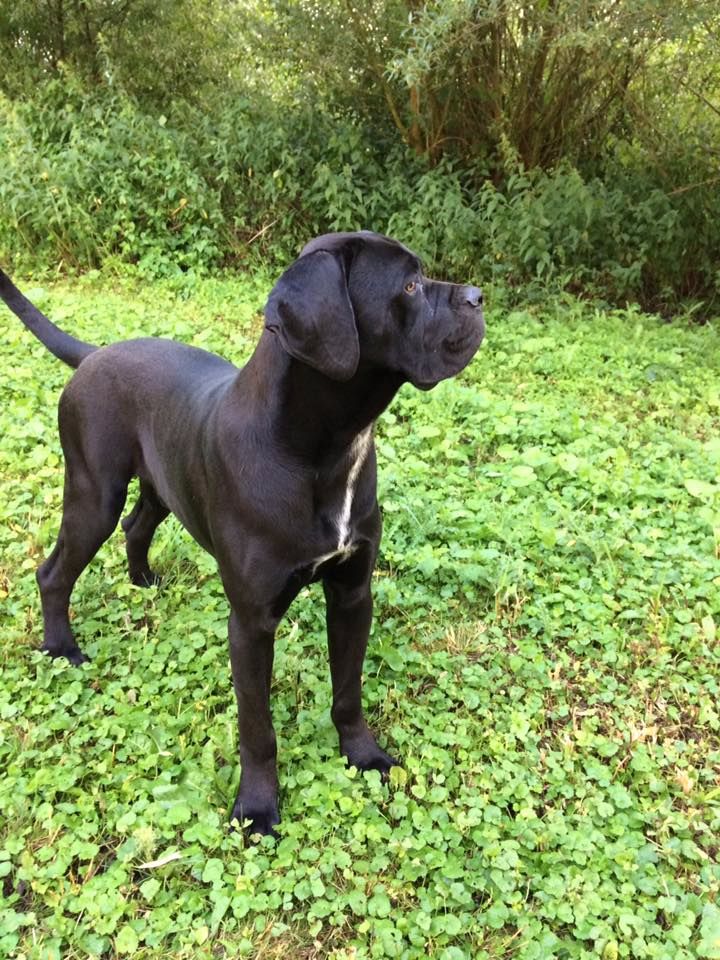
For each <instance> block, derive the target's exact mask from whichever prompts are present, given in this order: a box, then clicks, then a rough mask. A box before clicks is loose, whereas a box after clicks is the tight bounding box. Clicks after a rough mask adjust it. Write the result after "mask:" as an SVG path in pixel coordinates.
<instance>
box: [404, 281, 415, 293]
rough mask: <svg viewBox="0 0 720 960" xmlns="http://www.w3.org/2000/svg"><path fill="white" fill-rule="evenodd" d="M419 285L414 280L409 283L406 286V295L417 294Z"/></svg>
mask: <svg viewBox="0 0 720 960" xmlns="http://www.w3.org/2000/svg"><path fill="white" fill-rule="evenodd" d="M416 287H417V284H416V283H415V281H414V280H411V281H410V282H409V283H406V284H405V293H415V289H416Z"/></svg>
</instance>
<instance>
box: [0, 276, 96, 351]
mask: <svg viewBox="0 0 720 960" xmlns="http://www.w3.org/2000/svg"><path fill="white" fill-rule="evenodd" d="M0 299H2V300H4V301H5V303H6V304H7V305H8V306H9V307H10V309H11V310H12V312H13V313H15V314H17V315H18V317H20V319H21V320H22V322H23V323H24V324H25V326H26V327H27V328H28V330H29V331H30V332H31V333H34V334H35V336H36V337H37V338H38V340H39V341H40V343H42V344H44V346H46V347H47V348H48V350H49V351H50V353H52V354H54V355H55V356H56V357H57V358H58V359H59V360H62V361H63V362H64V363H67V364H69V365H70V366H71V367H79V366H80V364H81V363H82V361H83V360H84V359H85V357H87V355H88V354H90V353H92V352H93V351H94V350H97V347H94V346H93V345H92V344H91V343H85V342H84V341H83V340H78V339H77V338H76V337H71V336H70V334H69V333H64V332H63V331H62V330H61V329H60V328H59V327H56V326H55V324H54V323H53V322H52V320H49V319H48V318H47V317H46V316H45V314H44V313H41V312H40V311H39V310H38V308H37V307H35V306H33V304H32V303H30V301H29V300H28V299H27V297H24V296H23V295H22V294H21V293H20V291H19V290H18V288H17V287H16V286H15V284H14V283H13V282H12V280H11V279H10V277H8V276H7V274H5V273H3V272H2V270H0Z"/></svg>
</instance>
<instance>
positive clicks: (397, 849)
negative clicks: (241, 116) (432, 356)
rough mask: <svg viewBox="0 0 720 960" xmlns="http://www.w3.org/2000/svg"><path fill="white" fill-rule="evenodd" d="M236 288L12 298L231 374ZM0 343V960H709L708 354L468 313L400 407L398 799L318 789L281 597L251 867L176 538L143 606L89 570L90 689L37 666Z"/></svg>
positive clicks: (18, 384) (579, 311) (40, 457)
mask: <svg viewBox="0 0 720 960" xmlns="http://www.w3.org/2000/svg"><path fill="white" fill-rule="evenodd" d="M578 189H579V188H578ZM433 202H437V203H439V200H437V201H433ZM421 227H422V229H423V230H426V231H427V230H428V229H429V227H428V224H427V223H423V224H421ZM427 236H430V234H427ZM268 284H269V280H268V279H267V278H258V279H257V281H256V282H255V283H253V284H252V285H250V283H249V282H248V281H245V282H244V283H242V284H241V283H239V282H238V281H222V280H220V281H218V280H213V281H210V280H205V281H201V282H199V281H196V280H193V279H192V278H191V277H189V276H185V277H178V278H176V279H174V280H173V281H172V282H171V283H168V282H166V283H165V284H164V285H159V284H155V285H149V286H148V285H146V286H142V287H141V286H139V285H133V284H130V283H129V282H127V281H124V282H119V281H117V280H115V281H114V282H113V283H112V284H110V283H107V282H104V281H102V280H98V279H97V278H96V277H93V276H91V277H89V278H86V279H84V280H83V281H82V282H81V283H80V284H79V285H78V286H75V287H74V288H72V289H70V288H69V287H67V286H64V285H60V286H54V287H53V288H52V289H50V290H48V289H42V288H36V289H29V290H28V293H30V294H31V296H32V297H33V299H35V300H36V301H37V302H38V303H39V305H40V306H41V307H43V308H44V309H46V310H47V311H48V312H50V313H51V315H52V316H53V317H54V318H55V319H56V320H57V321H58V322H59V323H60V325H61V326H63V327H65V328H67V329H69V330H72V331H73V332H75V333H77V334H78V335H80V336H81V337H84V338H87V339H91V340H94V341H102V342H106V341H112V340H115V339H118V338H119V337H122V336H128V337H130V336H136V335H138V334H139V333H141V332H145V333H153V334H164V335H174V336H177V337H179V338H182V339H185V340H187V341H188V342H194V343H197V344H200V345H202V346H205V347H209V348H211V349H217V350H218V351H219V352H221V353H223V354H224V355H226V356H230V357H232V358H234V359H237V360H242V359H243V358H244V357H245V356H247V353H248V350H249V349H250V345H251V343H252V342H253V341H254V340H255V338H256V336H257V331H258V329H259V325H260V322H261V321H260V319H259V317H258V314H257V311H258V308H259V307H260V305H261V304H262V302H263V296H264V294H265V293H266V290H267V286H268ZM208 318H212V322H209V320H208ZM0 330H1V331H2V336H1V337H0V350H1V351H2V354H3V359H4V362H3V370H4V371H5V374H4V378H3V385H2V395H3V404H4V408H5V410H6V416H5V418H4V423H3V431H2V435H1V436H0V475H1V476H2V477H3V480H2V495H1V496H0V519H1V520H2V523H0V558H1V559H0V594H1V595H2V602H3V622H2V628H1V629H2V643H0V660H1V662H2V669H1V670H0V767H1V768H2V770H3V777H2V778H0V824H1V826H0V882H2V884H3V893H4V898H3V900H2V902H1V903H0V956H13V957H25V958H27V960H36V958H37V960H40V958H42V960H47V958H58V960H60V958H62V960H76V958H78V960H79V958H85V957H89V956H103V955H105V956H118V957H126V956H127V957H135V956H136V957H138V958H144V960H150V958H157V960H160V958H164V957H173V958H178V960H181V958H188V960H189V958H193V960H197V958H200V960H202V958H206V960H210V958H217V957H243V956H247V957H253V956H263V957H277V958H280V957H287V956H304V955H308V956H310V955H317V956H327V957H330V958H334V960H350V958H351V957H354V958H359V960H370V958H383V957H396V958H404V960H424V958H426V957H429V956H430V957H433V958H443V960H464V958H467V960H482V958H485V960H490V958H496V957H499V956H504V957H508V958H510V957H512V958H517V960H570V958H578V960H585V958H586V960H591V958H595V957H602V958H604V960H612V958H628V960H640V958H643V960H644V958H651V960H698V958H712V957H717V955H718V932H719V926H718V907H717V897H718V891H719V889H720V865H719V864H718V851H717V835H718V830H719V829H720V791H719V790H718V780H717V770H718V766H719V765H720V751H719V750H718V735H719V732H720V715H719V713H718V706H717V703H718V692H719V687H720V653H719V648H718V624H719V623H720V560H719V559H718V549H719V544H720V444H719V443H718V440H717V437H718V427H719V426H720V394H719V393H718V382H720V380H719V374H720V369H719V367H720V342H719V336H720V331H718V329H717V325H711V324H708V325H706V326H704V327H694V326H693V325H692V324H691V323H689V322H688V321H687V320H686V319H679V320H677V321H676V322H674V323H672V324H663V323H660V322H659V321H657V320H656V319H654V318H651V317H648V316H645V315H643V314H641V313H640V312H638V311H637V310H633V309H627V310H616V311H611V312H602V311H600V310H598V309H596V308H595V307H593V306H591V305H587V304H582V303H578V302H576V301H573V300H570V299H565V300H560V299H558V300H554V301H551V302H548V303H547V304H546V305H544V306H543V308H537V309H535V310H527V309H525V310H518V311H515V312H512V313H508V314H506V315H504V316H503V317H499V316H498V315H497V314H496V313H495V312H494V311H491V312H490V316H489V320H488V331H489V332H488V338H487V342H486V344H485V345H484V346H483V348H482V350H481V352H480V354H479V356H478V357H477V358H476V360H475V361H474V362H473V364H472V365H471V366H470V368H469V369H468V370H467V371H466V372H465V373H464V374H463V375H462V376H461V377H460V378H459V379H458V380H455V381H451V382H447V383H444V384H442V385H441V386H439V387H438V388H436V389H435V390H434V391H432V392H431V393H429V394H420V393H418V392H416V391H412V390H410V389H409V388H404V389H403V391H401V394H400V395H399V397H398V398H397V399H396V401H395V403H394V404H393V406H392V407H391V409H390V411H389V412H388V413H387V414H386V415H385V416H384V417H383V418H382V420H381V422H380V425H379V429H378V448H379V463H380V486H381V500H382V502H383V506H384V518H385V535H384V539H383V546H382V553H381V557H380V561H379V570H378V577H377V579H376V582H375V593H376V599H377V603H376V620H375V627H374V633H373V636H372V638H371V643H370V651H369V655H368V661H367V665H366V671H365V702H366V705H367V708H368V713H369V716H370V719H371V722H372V724H373V726H374V727H375V728H376V729H377V730H378V732H379V735H380V739H381V741H382V742H383V744H385V745H387V746H388V747H389V748H390V749H391V751H393V752H396V753H397V754H398V755H399V756H401V757H402V759H403V767H402V769H398V770H395V771H393V774H392V777H391V778H390V782H389V783H388V784H382V783H381V782H380V781H379V779H378V777H377V776H376V775H373V774H366V775H364V776H358V775H357V774H356V773H355V772H354V771H353V770H346V769H345V768H344V766H343V763H342V762H341V760H340V759H339V758H338V756H337V743H336V735H335V732H334V730H333V728H332V725H331V723H330V719H329V698H330V688H329V680H328V670H327V663H326V653H325V641H324V623H323V611H322V602H321V594H320V592H319V591H318V590H317V589H316V588H312V589H311V590H307V591H305V592H304V594H303V596H301V597H300V598H299V599H298V601H297V602H296V604H295V605H294V606H293V608H292V609H291V611H290V615H289V618H288V619H287V621H286V622H285V623H284V625H283V627H282V629H281V632H280V635H279V637H278V643H277V656H276V667H275V681H274V685H273V711H274V717H275V721H276V724H277V727H278V734H279V747H280V778H281V783H282V789H283V797H282V801H283V824H282V825H281V838H280V840H279V841H277V842H274V841H272V840H269V839H266V840H263V841H262V842H261V843H260V844H257V845H251V844H249V845H246V844H245V843H244V842H243V840H242V838H241V837H240V836H239V835H237V834H230V833H229V832H228V831H227V828H226V825H225V821H226V817H227V814H228V811H229V806H230V804H231V801H232V799H233V795H234V794H233V791H234V789H235V787H236V785H237V778H238V773H239V771H238V767H237V760H236V730H235V705H234V701H233V695H232V690H231V685H230V679H229V669H228V662H227V649H226V637H225V632H226V616H227V607H226V602H225V600H224V597H223V594H222V589H221V586H220V583H219V580H218V578H217V574H216V572H215V569H214V564H213V563H212V561H211V560H210V559H209V558H208V556H207V555H206V554H204V553H202V551H200V549H199V548H196V547H195V546H194V545H193V544H192V543H191V542H190V541H189V539H188V538H187V537H186V536H185V535H184V534H183V533H182V531H181V530H180V528H179V527H178V526H177V525H176V524H175V523H174V522H171V521H168V522H166V524H164V525H163V527H162V528H161V529H160V531H159V533H158V542H157V545H156V547H155V548H154V552H155V557H156V566H157V567H158V568H159V569H160V570H161V571H162V573H163V574H164V577H165V579H164V582H163V584H162V585H161V587H159V588H153V589H151V590H149V591H143V590H139V589H137V588H134V587H132V586H131V585H130V584H129V583H128V582H127V576H126V572H125V563H124V556H123V550H122V538H121V537H120V536H119V535H118V536H115V537H113V538H112V540H111V541H110V542H109V543H108V544H106V546H105V547H104V548H103V549H102V551H101V552H100V554H99V556H98V557H97V559H96V561H95V562H94V563H93V564H92V566H91V567H90V569H89V570H88V571H87V572H86V574H85V575H84V576H83V579H82V580H81V581H80V583H79V585H78V588H77V590H76V593H75V596H74V613H75V617H74V626H75V629H76V630H77V632H78V635H79V639H80V642H81V644H82V646H83V648H84V649H85V650H87V651H88V653H89V654H90V655H91V656H92V662H91V663H90V664H87V665H84V666H83V667H82V668H77V669H75V668H71V667H69V666H67V665H66V664H65V663H62V662H57V663H54V662H50V661H49V660H47V659H46V658H44V657H42V656H41V655H40V654H38V653H36V652H35V651H34V648H35V647H36V646H37V644H38V642H39V630H40V615H39V606H38V601H37V596H36V589H35V583H34V577H33V571H34V569H35V567H36V566H37V564H38V562H39V561H40V559H41V557H42V556H44V555H45V554H46V553H47V551H48V550H49V548H50V546H51V544H52V542H53V540H54V538H55V536H56V531H57V523H58V517H59V508H60V501H61V484H62V464H61V460H60V450H59V445H58V440H57V434H56V427H55V402H56V400H57V396H58V394H59V391H60V389H61V386H62V384H63V383H64V382H65V380H66V377H67V371H66V369H64V368H63V367H62V366H61V365H60V364H59V363H57V361H55V360H54V359H52V358H51V357H49V356H48V355H47V353H46V351H44V349H43V348H42V347H41V346H40V345H39V344H37V343H36V342H35V341H34V340H33V339H32V338H31V337H30V336H29V335H28V334H27V333H26V331H24V330H23V329H22V327H21V325H20V324H19V323H18V322H17V321H16V320H15V318H14V317H12V316H10V315H9V314H8V313H7V312H5V313H4V314H3V315H2V317H1V318H0Z"/></svg>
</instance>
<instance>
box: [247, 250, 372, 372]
mask: <svg viewBox="0 0 720 960" xmlns="http://www.w3.org/2000/svg"><path fill="white" fill-rule="evenodd" d="M265 326H266V327H267V329H268V330H272V331H273V332H274V333H276V334H277V336H278V337H279V338H280V342H281V343H282V345H283V347H284V349H285V350H286V351H287V352H288V353H289V354H290V356H291V357H295V358H296V359H297V360H302V361H303V362H304V363H307V364H309V365H310V366H311V367H315V369H316V370H319V371H320V372H321V373H324V374H325V375H326V376H327V377H330V378H331V379H332V380H349V379H350V377H352V375H353V374H354V373H355V371H356V370H357V365H358V361H359V360H360V342H359V340H358V332H357V327H356V325H355V312H354V311H353V308H352V304H351V303H350V297H349V295H348V288H347V281H346V279H345V272H344V270H343V265H342V260H341V259H340V258H339V257H337V256H335V255H334V254H332V253H328V251H327V250H315V251H314V252H312V253H308V254H306V255H305V256H301V257H300V258H299V259H298V260H296V261H295V263H293V265H292V266H291V267H288V269H287V270H286V271H285V273H284V274H283V275H282V276H281V277H280V279H279V280H278V282H277V283H276V284H275V286H274V287H273V289H272V290H271V292H270V296H269V298H268V302H267V304H266V305H265Z"/></svg>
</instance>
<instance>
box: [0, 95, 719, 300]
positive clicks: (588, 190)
mask: <svg viewBox="0 0 720 960" xmlns="http://www.w3.org/2000/svg"><path fill="white" fill-rule="evenodd" d="M0 150H2V152H3V155H4V157H5V164H4V165H3V167H2V168H0V205H1V210H2V213H1V214H0V256H1V257H2V259H3V261H8V260H10V259H15V260H20V261H24V262H25V263H27V264H30V263H34V264H44V265H48V264H52V265H53V266H56V265H59V266H64V267H72V268H79V269H86V268H89V267H95V266H98V265H100V264H102V263H103V262H105V261H107V260H108V259H109V258H112V259H114V260H115V261H119V262H120V263H128V264H136V265H138V267H139V268H140V269H141V271H142V272H143V273H146V274H150V275H154V276H158V275H166V274H172V273H177V272H179V271H187V270H195V271H207V270H215V269H217V268H218V267H220V266H222V265H229V266H238V265H243V264H247V263H251V262H255V261H257V260H258V259H261V260H263V261H265V262H268V261H269V262H271V263H272V265H273V267H274V268H275V267H278V266H280V265H282V264H285V263H287V261H288V260H289V259H291V258H292V257H294V256H296V255H297V252H298V250H299V249H300V248H301V247H302V245H303V244H304V243H305V242H306V240H307V239H308V237H311V236H313V235H316V234H318V233H322V232H325V231H329V230H352V229H360V228H370V229H375V230H378V231H381V232H385V233H389V234H391V235H393V236H397V237H398V238H399V239H401V240H403V241H404V242H405V243H407V244H408V245H409V246H411V247H413V248H414V249H416V250H417V251H418V253H420V255H421V256H422V257H423V258H424V260H425V263H426V267H427V269H428V270H432V271H433V272H435V273H439V274H441V275H445V276H448V277H452V278H455V279H468V280H470V279H472V280H474V281H475V282H479V283H486V284H487V283H488V282H493V283H495V284H497V285H500V286H502V287H503V288H507V289H509V290H510V291H515V292H516V293H517V294H519V295H520V296H523V297H525V296H528V295H531V296H534V297H538V296H546V295H547V293H548V292H549V291H555V292H556V291H558V290H562V289H570V290H572V291H575V292H586V293H590V294H591V295H600V296H602V297H604V298H605V299H606V300H609V301H611V302H613V303H618V304H623V303H625V302H627V301H639V302H640V303H642V304H643V305H645V306H650V307H652V308H654V309H672V308H673V307H674V306H675V305H677V304H678V303H679V302H680V301H681V300H682V299H683V298H688V297H694V298H698V297H703V298H705V299H706V309H708V310H709V309H711V308H712V306H713V303H714V299H715V298H716V297H717V295H718V292H719V289H720V287H719V283H718V270H717V263H718V262H719V261H720V239H719V238H718V234H717V231H716V229H715V224H716V223H717V221H718V219H720V197H718V196H717V195H716V194H714V193H712V192H711V187H710V188H708V187H705V188H703V187H702V184H701V187H700V189H691V190H675V191H672V190H670V191H669V190H667V188H666V186H664V185H663V183H661V181H660V178H659V176H658V175H657V174H655V173H654V172H652V171H651V170H650V169H649V168H648V166H647V163H646V159H647V158H646V155H645V152H644V150H643V149H642V148H641V147H640V146H638V145H637V144H627V143H616V144H614V145H613V146H612V149H611V150H610V151H609V154H608V157H607V158H606V161H605V169H606V171H607V173H606V175H605V176H604V177H601V176H597V175H595V176H583V175H582V173H581V172H579V171H578V170H577V169H575V168H574V167H572V166H571V165H569V164H567V163H564V164H561V165H559V166H558V167H556V168H555V169H553V170H549V171H544V170H541V169H539V168H536V169H533V170H526V169H524V168H523V166H522V164H521V163H520V162H519V161H518V160H517V159H516V158H514V157H512V156H511V157H510V158H509V159H507V160H506V161H505V166H504V171H503V172H502V178H500V177H498V178H497V182H493V181H491V180H489V179H487V177H486V174H485V172H484V170H482V169H480V168H471V169H468V168H463V167H461V166H460V165H459V164H458V163H457V162H455V163H453V162H452V161H450V160H448V159H447V158H446V159H443V160H441V161H440V162H439V163H438V164H437V165H435V166H431V165H430V164H429V162H428V160H427V158H419V157H418V156H416V155H415V154H414V153H412V152H411V151H410V150H409V149H407V148H406V147H405V146H403V145H402V144H399V143H397V142H396V141H395V140H393V139H392V138H391V137H390V135H388V136H383V135H382V133H378V131H371V130H369V129H368V128H367V127H366V126H363V125H361V124H360V122H359V121H357V120H354V119H353V118H352V117H347V116H344V117H339V116H336V115H335V114H333V113H332V112H331V111H330V110H329V109H319V108H318V109H314V108H311V107H309V106H303V105H298V106H296V107H295V108H294V109H287V108H284V107H281V106H280V105H278V104H277V103H274V102H273V101H272V100H270V99H265V100H263V99H260V98H253V99H252V100H250V99H247V98H246V99H242V98H238V99H235V100H231V101H230V102H227V103H222V104H221V105H218V106H217V107H216V108H215V109H212V110H208V109H206V110H204V111H201V110H199V109H197V108H191V107H190V106H188V105H187V104H186V103H177V104H175V105H168V109H167V116H152V115H150V114H148V113H147V112H145V111H143V110H142V109H141V108H140V106H139V105H138V104H137V103H136V102H135V101H134V100H133V99H132V98H130V97H128V96H125V95H122V94H118V93H113V92H111V91H110V92H108V91H105V92H96V93H94V94H92V95H91V96H88V95H86V94H83V93H82V92H81V91H80V90H78V89H76V88H74V87H73V85H72V84H71V83H67V82H65V83H61V82H60V81H53V82H51V83H49V84H47V85H46V86H45V87H44V88H41V89H39V90H38V91H37V94H36V96H35V97H34V99H33V100H32V101H26V102H23V103H20V104H19V105H17V106H15V107H13V106H11V105H10V104H9V103H8V102H7V101H4V100H0ZM675 164H676V169H675V171H674V173H673V177H674V179H675V180H683V179H684V180H686V181H687V182H688V183H691V184H692V183H693V180H694V179H695V180H697V181H698V183H701V181H702V179H703V177H702V173H703V170H702V168H701V167H699V166H697V164H696V165H695V166H693V164H692V163H690V162H689V161H688V158H687V157H686V156H684V155H683V153H682V150H681V149H680V148H679V149H678V156H677V158H676V159H675ZM683 164H684V166H683Z"/></svg>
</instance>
